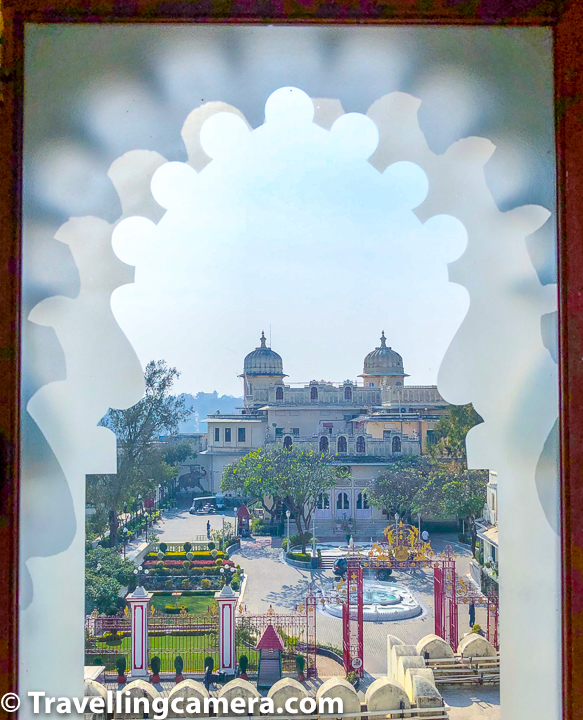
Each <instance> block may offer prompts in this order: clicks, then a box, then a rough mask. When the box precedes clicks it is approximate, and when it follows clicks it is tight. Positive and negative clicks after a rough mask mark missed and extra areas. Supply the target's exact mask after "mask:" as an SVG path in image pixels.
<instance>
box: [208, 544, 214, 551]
mask: <svg viewBox="0 0 583 720" xmlns="http://www.w3.org/2000/svg"><path fill="white" fill-rule="evenodd" d="M214 549H215V544H214V542H210V543H209V550H214Z"/></svg>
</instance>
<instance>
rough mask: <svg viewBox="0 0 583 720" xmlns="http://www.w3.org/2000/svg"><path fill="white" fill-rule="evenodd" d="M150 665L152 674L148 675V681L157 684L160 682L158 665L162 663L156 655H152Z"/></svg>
mask: <svg viewBox="0 0 583 720" xmlns="http://www.w3.org/2000/svg"><path fill="white" fill-rule="evenodd" d="M150 665H151V667H152V675H151V677H150V682H151V683H152V685H157V684H158V683H159V682H160V667H161V665H162V661H161V660H160V658H159V657H158V656H157V655H154V657H153V658H152V660H151V662H150Z"/></svg>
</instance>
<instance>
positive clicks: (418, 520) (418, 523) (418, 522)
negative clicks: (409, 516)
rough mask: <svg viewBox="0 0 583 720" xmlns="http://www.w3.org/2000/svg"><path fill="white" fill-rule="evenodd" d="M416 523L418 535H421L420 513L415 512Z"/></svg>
mask: <svg viewBox="0 0 583 720" xmlns="http://www.w3.org/2000/svg"><path fill="white" fill-rule="evenodd" d="M417 525H418V526H419V537H421V513H417Z"/></svg>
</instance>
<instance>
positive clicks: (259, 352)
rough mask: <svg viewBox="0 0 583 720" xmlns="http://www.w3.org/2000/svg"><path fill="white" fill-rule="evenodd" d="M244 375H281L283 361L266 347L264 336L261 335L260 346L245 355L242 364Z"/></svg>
mask: <svg viewBox="0 0 583 720" xmlns="http://www.w3.org/2000/svg"><path fill="white" fill-rule="evenodd" d="M243 373H244V374H245V375H281V376H284V374H283V360H282V359H281V355H278V354H277V353H276V352H274V351H273V350H272V349H271V348H268V347H267V345H266V340H265V334H264V333H263V332H262V333H261V345H260V346H259V347H257V348H255V350H253V351H252V352H250V353H249V355H247V357H246V358H245V360H244V363H243Z"/></svg>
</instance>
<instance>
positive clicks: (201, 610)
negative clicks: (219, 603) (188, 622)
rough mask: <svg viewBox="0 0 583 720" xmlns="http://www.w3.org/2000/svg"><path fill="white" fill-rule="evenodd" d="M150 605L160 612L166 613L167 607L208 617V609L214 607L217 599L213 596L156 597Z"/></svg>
mask: <svg viewBox="0 0 583 720" xmlns="http://www.w3.org/2000/svg"><path fill="white" fill-rule="evenodd" d="M150 603H151V604H152V605H153V606H154V607H155V608H156V610H157V611H158V612H161V613H164V608H165V607H166V605H174V606H175V607H178V608H179V607H182V605H184V607H185V608H186V609H187V610H188V613H189V614H192V615H206V613H207V608H209V607H211V605H214V603H215V599H214V597H213V596H212V595H180V596H178V595H174V596H172V595H154V597H153V598H152V600H151V601H150Z"/></svg>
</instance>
